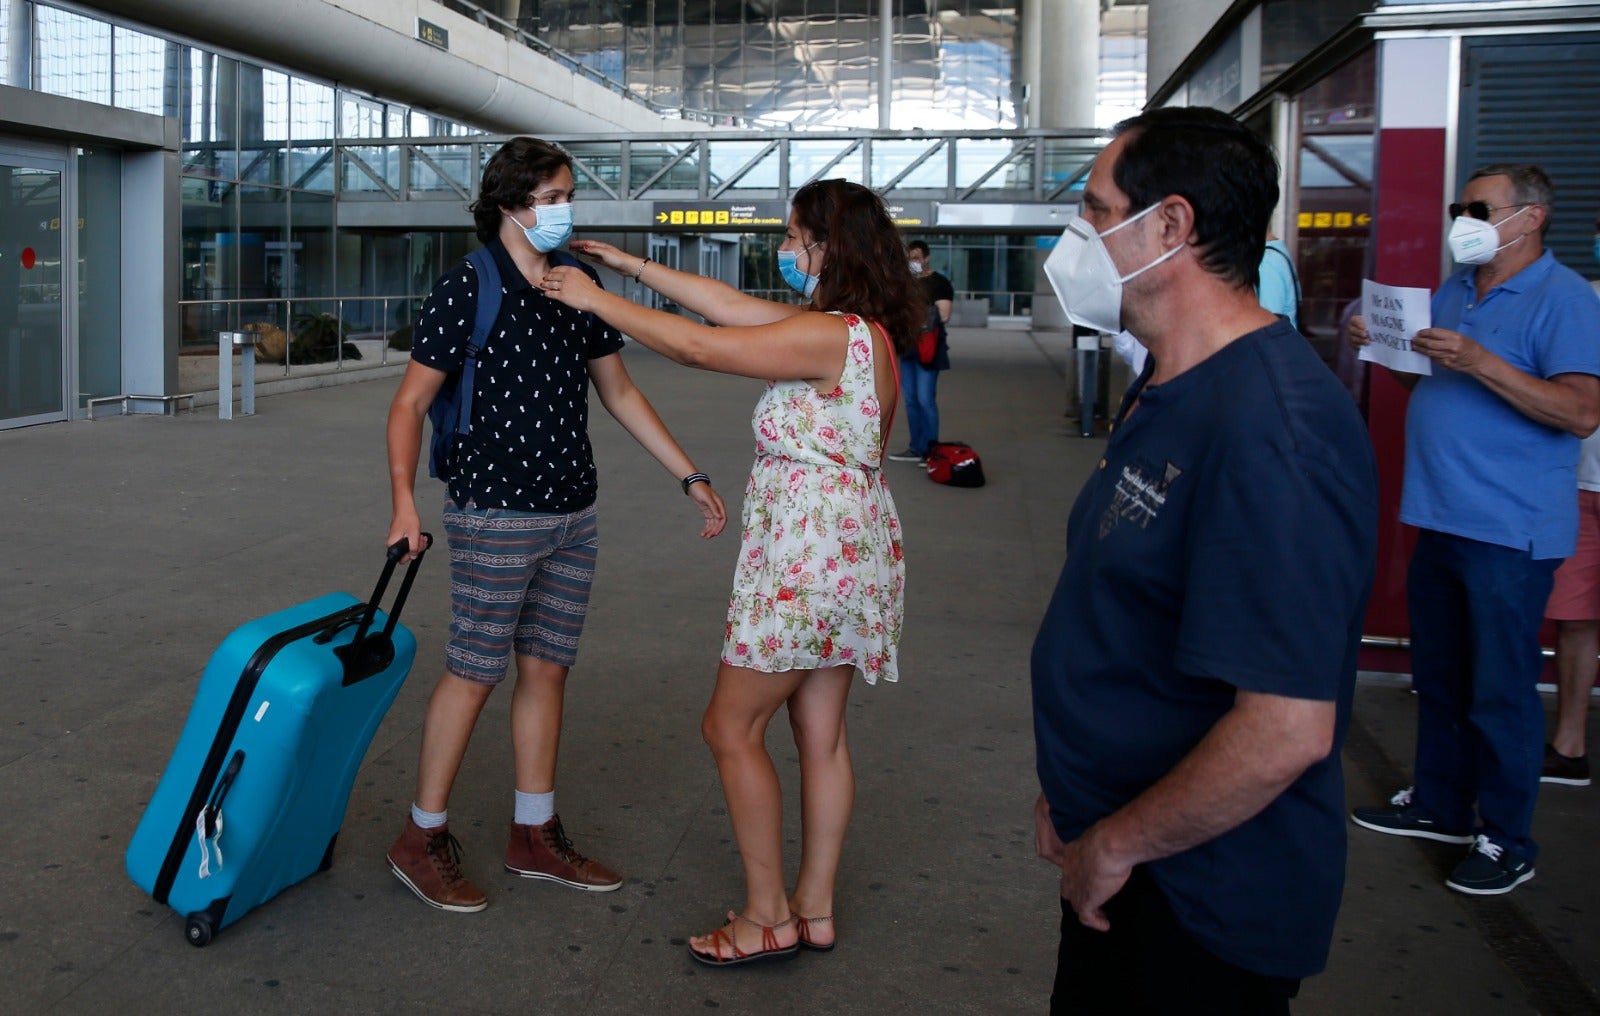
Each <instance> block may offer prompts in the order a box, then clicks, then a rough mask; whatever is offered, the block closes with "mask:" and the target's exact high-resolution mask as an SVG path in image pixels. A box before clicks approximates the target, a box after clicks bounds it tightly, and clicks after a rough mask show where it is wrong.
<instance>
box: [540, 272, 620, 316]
mask: <svg viewBox="0 0 1600 1016" xmlns="http://www.w3.org/2000/svg"><path fill="white" fill-rule="evenodd" d="M539 289H540V290H541V291H542V292H543V293H544V295H545V296H548V297H549V298H550V299H552V300H559V301H560V302H562V303H564V304H566V305H567V306H568V307H571V308H573V309H574V310H586V311H593V310H594V305H595V298H596V297H598V296H599V295H600V294H601V293H603V292H604V290H602V289H601V288H600V287H599V286H597V285H595V283H594V280H593V279H591V278H589V273H588V272H585V271H584V270H583V269H582V268H574V267H572V266H571V265H558V266H557V267H555V268H552V269H550V270H549V271H548V272H546V273H545V276H544V278H543V279H540V280H539Z"/></svg>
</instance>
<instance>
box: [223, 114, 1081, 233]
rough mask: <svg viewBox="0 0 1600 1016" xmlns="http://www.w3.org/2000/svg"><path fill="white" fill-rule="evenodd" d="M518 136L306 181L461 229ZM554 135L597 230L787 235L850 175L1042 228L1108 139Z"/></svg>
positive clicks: (355, 221)
mask: <svg viewBox="0 0 1600 1016" xmlns="http://www.w3.org/2000/svg"><path fill="white" fill-rule="evenodd" d="M506 140H507V138H506V137H502V136H481V137H472V138H416V139H405V140H394V141H377V140H371V141H361V142H343V141H334V142H331V143H328V144H327V145H326V146H325V147H324V148H323V150H322V152H321V155H320V158H319V159H318V160H316V161H315V162H314V163H312V164H310V165H308V166H305V167H303V168H302V169H301V170H300V171H299V173H298V174H297V176H298V177H299V181H300V182H298V183H296V184H294V185H295V186H306V185H307V183H306V182H307V181H311V180H315V179H316V178H318V177H322V178H326V177H328V176H331V177H332V180H333V181H334V187H335V200H336V202H338V221H339V223H340V225H345V224H349V225H352V226H359V227H382V226H390V227H395V228H428V227H432V228H449V227H451V226H457V227H460V226H464V225H466V223H464V221H463V219H462V216H461V204H462V202H467V201H471V200H473V199H474V198H475V197H476V194H477V185H478V176H479V173H480V170H481V168H482V166H483V164H484V163H485V162H486V161H487V160H488V158H489V156H491V155H492V154H493V153H494V152H495V150H496V149H498V148H499V147H500V146H501V145H502V144H504V143H505V141H506ZM550 140H554V141H558V142H560V143H561V144H562V145H563V147H565V148H566V149H567V150H568V151H569V152H570V153H571V154H572V157H573V160H574V162H575V163H576V165H577V170H578V173H577V175H578V178H579V179H578V183H579V187H580V188H582V189H583V205H582V208H581V211H580V219H581V224H582V225H583V226H584V227H585V228H589V229H615V230H647V231H652V230H661V231H670V230H684V229H692V230H706V229H707V228H711V229H715V230H718V231H723V232H779V231H781V230H782V229H783V224H784V223H783V220H784V216H785V215H786V209H787V207H788V203H789V200H790V198H791V197H792V195H793V193H794V191H795V190H797V189H799V188H800V187H801V186H803V185H805V184H806V183H808V182H810V181H812V180H819V179H825V178H830V177H842V178H844V179H847V180H853V181H855V182H857V183H860V184H863V185H865V186H867V187H871V188H872V189H874V190H876V191H878V192H879V193H881V194H882V195H883V196H884V198H885V199H886V200H887V201H888V202H889V203H890V204H891V205H892V206H894V208H895V209H896V211H897V215H898V217H899V218H900V220H901V222H902V224H903V225H906V226H911V227H915V228H919V229H936V230H939V231H941V232H945V231H951V230H964V229H974V230H983V231H996V230H999V231H1011V232H1039V231H1041V230H1047V229H1049V228H1050V226H1051V225H1052V224H1053V223H1054V222H1055V221H1058V220H1059V219H1061V218H1063V217H1064V213H1065V209H1063V208H1062V207H1061V206H1062V205H1069V204H1072V203H1074V202H1073V201H1072V197H1071V192H1072V191H1073V189H1074V188H1075V187H1081V186H1082V182H1083V178H1084V177H1085V176H1086V175H1087V174H1088V169H1089V165H1090V163H1092V162H1093V160H1094V156H1095V154H1096V153H1097V152H1098V151H1099V150H1100V147H1101V146H1102V145H1103V144H1104V135H1103V133H1102V132H1100V131H1098V130H1095V129H1089V128H1085V129H1066V130H1055V131H1049V130H1016V131H984V132H978V133H963V132H946V131H930V132H923V131H916V132H905V131H880V130H854V131H844V132H837V133H832V132H830V133H826V134H813V133H803V134H802V133H794V132H789V131H781V132H780V131H773V132H750V131H740V132H738V133H736V134H734V133H729V132H716V131H707V132H686V133H682V134H660V135H654V134H652V135H634V136H631V137H623V138H614V137H596V136H592V135H582V136H571V137H561V136H555V137H552V138H550ZM194 157H199V155H198V153H197V154H196V155H195V156H194ZM258 157H259V158H283V159H288V158H290V153H288V152H264V153H260V154H259V156H258ZM372 205H376V206H377V207H376V208H374V207H370V206H372Z"/></svg>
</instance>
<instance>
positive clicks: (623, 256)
mask: <svg viewBox="0 0 1600 1016" xmlns="http://www.w3.org/2000/svg"><path fill="white" fill-rule="evenodd" d="M567 246H568V247H570V248H571V249H572V250H574V251H576V252H577V253H579V254H581V255H582V256H583V257H585V258H587V259H589V260H590V261H597V262H599V263H600V264H602V265H605V266H606V267H607V268H609V269H611V270H612V271H613V272H616V273H617V274H618V275H632V274H633V270H634V269H635V268H638V267H639V261H640V260H641V258H640V256H639V255H637V254H629V253H628V252H626V251H623V250H619V249H618V248H616V247H613V246H612V245H611V244H609V243H606V242H605V241H603V240H573V241H571V242H569V243H568V244H567Z"/></svg>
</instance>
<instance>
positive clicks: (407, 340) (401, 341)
mask: <svg viewBox="0 0 1600 1016" xmlns="http://www.w3.org/2000/svg"><path fill="white" fill-rule="evenodd" d="M389 348H390V349H398V350H400V351H401V352H402V353H409V352H411V326H410V325H401V326H400V327H399V328H396V329H395V330H394V331H393V332H391V333H390V335H389Z"/></svg>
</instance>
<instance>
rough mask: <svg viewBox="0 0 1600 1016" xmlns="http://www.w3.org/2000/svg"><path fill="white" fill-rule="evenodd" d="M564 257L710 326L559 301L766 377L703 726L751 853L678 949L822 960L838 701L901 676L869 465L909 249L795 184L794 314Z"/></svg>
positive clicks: (563, 271) (835, 862)
mask: <svg viewBox="0 0 1600 1016" xmlns="http://www.w3.org/2000/svg"><path fill="white" fill-rule="evenodd" d="M572 247H573V249H574V250H576V251H578V252H579V253H580V254H583V255H585V256H587V257H589V258H591V259H593V260H596V261H599V262H600V263H602V264H604V265H606V266H607V267H609V268H611V269H612V270H613V271H616V272H618V273H619V274H624V275H627V276H630V277H632V278H634V279H637V280H638V281H640V282H643V283H644V284H646V285H648V286H650V287H651V288H652V289H654V290H656V291H657V292H659V293H661V294H662V295H663V296H665V297H667V298H668V299H670V300H672V301H674V302H675V303H677V304H679V305H680V306H683V307H685V308H687V309H689V310H691V311H693V312H695V313H697V314H699V315H700V316H702V317H704V318H705V319H706V320H707V321H709V322H712V323H713V324H714V325H718V326H721V327H710V326H707V325H700V324H696V323H695V322H693V321H690V320H689V319H688V318H685V317H680V316H677V315H673V314H665V313H662V312H659V311H652V310H648V309H645V308H643V307H640V306H638V305H636V304H634V303H631V302H629V301H627V300H625V299H623V298H621V297H619V296H616V295H614V294H610V293H607V292H605V291H604V290H601V289H599V288H598V287H596V286H595V285H594V284H593V283H591V282H590V281H589V280H588V278H587V276H585V275H584V274H583V273H582V272H580V271H578V270H577V269H571V268H557V269H555V270H553V271H552V272H551V273H550V274H549V275H548V276H547V277H546V278H545V281H544V288H545V291H546V293H547V294H548V295H550V296H551V297H552V298H553V299H556V300H560V301H562V302H564V303H567V304H569V305H570V306H573V307H576V308H578V309H580V310H586V311H592V312H593V313H594V314H596V315H598V316H599V317H601V318H602V319H604V320H605V321H607V322H608V323H610V324H611V325H613V326H615V327H616V328H618V329H620V330H621V331H623V332H625V333H627V334H628V335H630V336H632V337H633V338H635V339H637V340H638V341H639V342H642V343H643V344H644V345H646V346H649V347H650V348H651V349H654V350H656V351H657V352H660V353H662V354H664V355H666V356H668V357H670V358H672V359H674V360H676V361H678V362H679V363H682V364H685V365H688V366H691V367H699V368H702V369H704V370H713V371H718V372H721V373H725V374H737V375H741V376H744V377H753V378H763V379H765V380H767V381H768V382H769V384H768V387H767V390H766V392H765V393H764V394H763V395H762V397H761V400H760V401H759V402H758V403H757V404H756V411H755V417H754V420H753V427H754V430H755V438H756V461H755V466H754V467H753V468H752V470H751V472H750V482H749V484H748V485H747V486H746V488H745V498H744V539H743V546H742V548H741V550H740V557H739V563H738V566H737V568H736V570H735V573H734V581H733V595H732V596H731V597H730V599H729V603H728V623H727V627H726V629H725V633H724V634H725V640H724V643H723V649H722V662H721V666H720V667H719V668H718V670H717V684H716V689H715V690H714V691H713V692H712V695H711V702H710V704H709V705H708V706H707V707H706V713H705V718H704V720H703V721H702V724H701V729H702V732H703V733H704V735H705V739H706V742H707V743H708V744H709V745H710V746H711V751H712V754H713V755H714V756H715V758H716V761H717V768H718V771H719V773H720V774H721V776H722V787H723V792H724V794H725V795H726V796H727V801H728V814H729V817H730V818H731V819H732V822H733V829H734V835H735V837H736V838H737V840H738V843H739V852H740V855H741V857H742V859H743V861H744V870H745V888H746V896H745V905H744V908H743V910H742V911H739V912H737V913H736V912H732V911H730V912H729V914H728V923H727V924H726V925H725V926H724V927H722V928H719V929H717V930H716V931H713V932H711V933H710V934H707V935H702V936H698V937H696V938H693V939H691V940H690V943H689V951H690V954H691V955H692V956H693V957H694V958H695V959H697V960H699V961H700V962H702V963H707V964H711V965H714V966H728V965H733V964H737V963H748V962H753V961H757V960H770V959H776V958H783V957H790V956H793V955H795V954H796V952H797V951H798V950H799V949H800V948H802V947H805V948H811V949H817V950H826V949H831V948H832V947H833V943H834V928H833V924H832V919H833V891H834V883H835V879H836V876H837V874H838V868H839V856H840V853H841V852H842V850H843V846H844V833H845V827H846V826H847V825H849V821H850V813H851V810H852V808H853V807H854V802H855V774H854V772H853V770H852V768H851V764H850V750H849V746H848V743H847V741H846V737H845V701H846V698H847V696H848V695H849V692H850V686H851V684H852V680H853V677H854V674H855V672H856V671H860V672H861V674H862V676H863V677H865V678H866V680H867V682H868V683H869V684H873V683H876V682H877V680H878V679H879V678H882V679H883V680H886V681H893V680H895V679H896V677H897V673H896V643H897V641H898V639H899V636H900V622H901V617H902V611H903V602H904V589H905V566H904V563H903V562H902V560H901V548H900V520H899V517H898V516H897V515H896V514H895V507H894V501H893V499H892V498H891V497H890V496H889V486H888V483H887V482H886V481H885V479H884V476H883V473H882V471H881V469H880V468H879V467H880V463H881V462H882V459H883V452H884V443H885V441H886V440H887V438H888V430H889V426H890V422H891V419H892V414H893V412H894V407H895V403H896V401H897V397H898V381H897V379H896V376H895V369H896V367H895V365H896V360H897V359H898V355H899V353H900V351H902V350H904V349H906V348H908V347H909V346H910V344H911V343H912V341H913V340H914V337H915V335H916V333H917V332H918V331H919V330H920V329H921V325H922V320H923V318H924V316H925V309H924V297H923V296H922V292H921V290H920V288H919V287H918V286H917V284H916V280H915V278H913V276H912V275H911V273H910V270H909V269H908V268H907V267H906V261H905V254H904V252H905V245H904V241H903V240H902V238H901V236H900V233H899V231H898V230H897V229H896V228H895V225H894V223H893V222H892V221H891V220H890V218H889V215H888V212H887V210H886V209H885V208H884V205H883V202H882V200H881V199H880V198H879V197H878V196H877V195H876V194H874V193H873V192H872V191H870V190H868V189H867V188H865V187H862V186H860V185H859V184H854V183H849V182H847V181H844V180H822V181H817V182H814V183H810V184H807V185H806V186H805V187H802V188H801V189H800V190H799V191H797V192H796V193H795V197H794V205H793V209H792V211H791V214H790V217H789V223H788V230H787V232H786V233H785V236H784V240H783V244H782V245H781V246H780V247H779V248H778V262H779V268H780V270H781V271H782V273H783V275H784V278H785V279H786V280H787V281H788V282H789V284H790V285H791V286H793V287H794V288H795V289H796V290H797V291H799V292H800V293H801V294H802V295H803V296H804V297H806V298H807V299H808V301H809V302H808V303H806V304H805V305H803V306H796V305H794V304H788V303H777V302H773V301H770V300H762V299H759V298H757V297H753V296H749V295H747V294H745V293H741V292H740V291H738V290H736V289H734V288H733V287H731V286H728V285H726V284H724V283H722V282H719V281H716V280H714V279H707V278H703V277H701V276H698V275H693V274H690V273H688V272H680V271H675V270H673V269H670V268H667V267H665V266H664V265H659V264H656V263H655V262H653V261H650V260H649V259H644V260H643V261H641V259H640V258H639V257H638V255H635V254H627V253H625V252H623V251H620V250H618V249H617V248H615V247H612V246H610V245H608V244H603V243H598V242H594V241H581V240H579V241H574V242H573V243H572ZM785 704H787V705H788V708H789V725H790V727H791V728H792V729H793V731H794V737H795V745H796V747H797V748H798V750H799V755H800V788H801V792H800V796H801V826H802V828H801V857H800V870H799V874H798V876H797V877H796V880H795V884H794V890H793V892H792V893H791V892H789V891H788V889H787V888H786V884H785V880H784V878H785V876H784V865H783V828H782V826H783V806H782V799H781V792H780V790H779V785H778V774H777V771H776V769H774V767H773V764H772V758H771V756H770V755H768V753H767V750H766V742H765V738H766V729H767V724H768V723H769V722H770V721H771V719H772V717H773V715H774V714H776V713H777V711H778V709H779V708H780V707H781V706H783V705H785Z"/></svg>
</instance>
